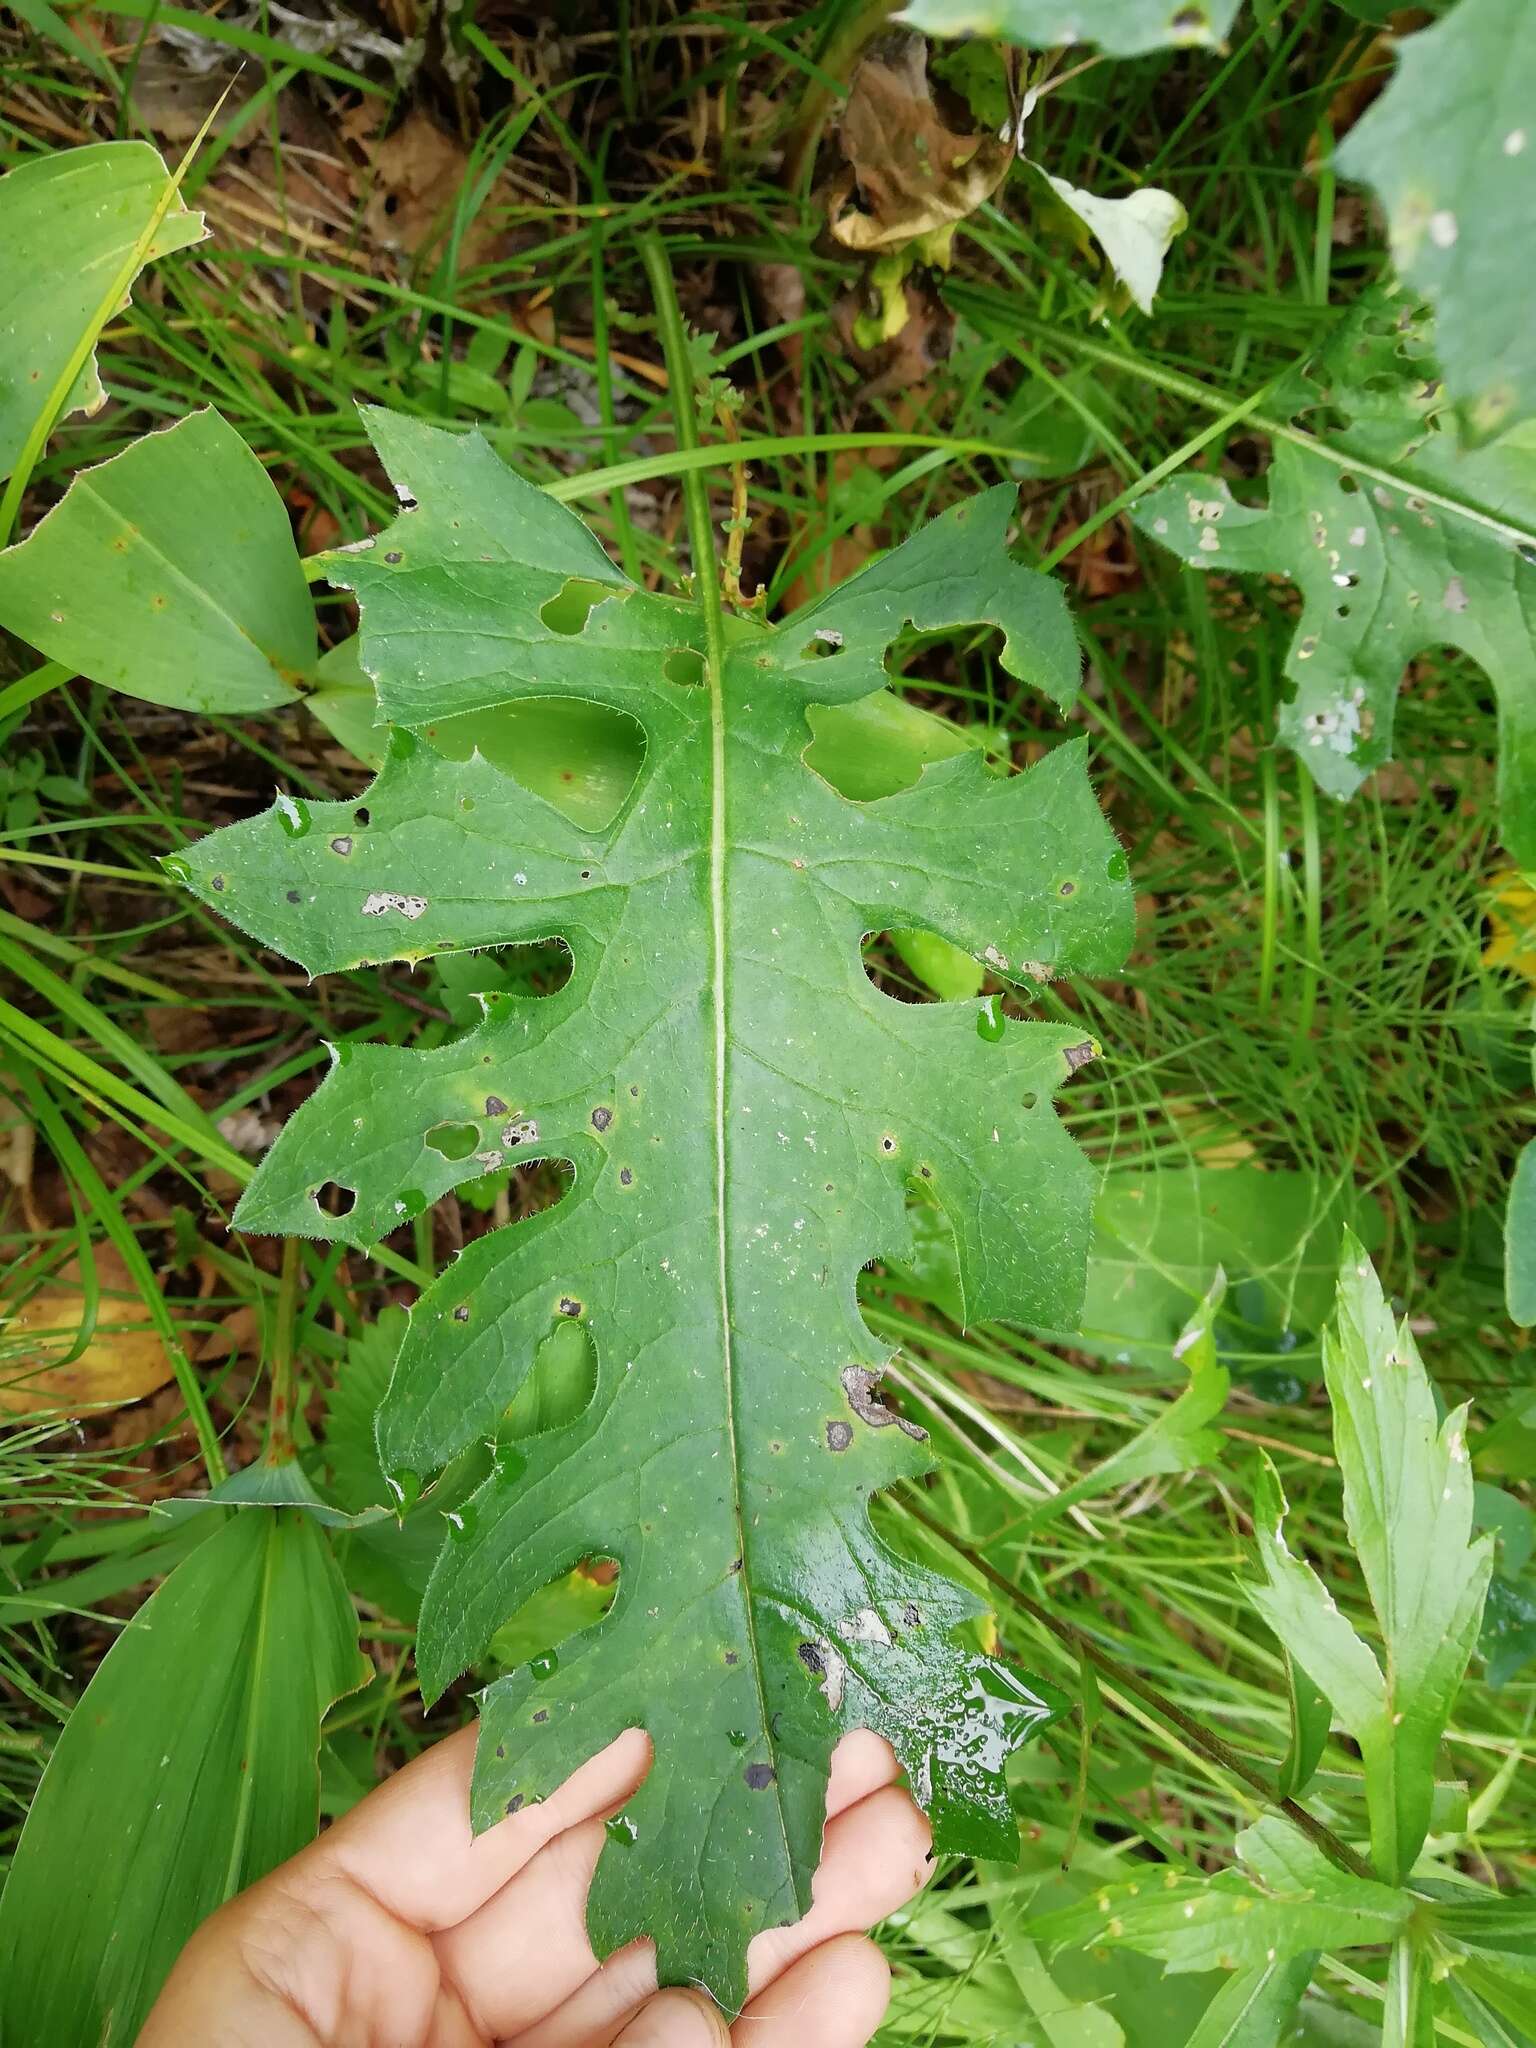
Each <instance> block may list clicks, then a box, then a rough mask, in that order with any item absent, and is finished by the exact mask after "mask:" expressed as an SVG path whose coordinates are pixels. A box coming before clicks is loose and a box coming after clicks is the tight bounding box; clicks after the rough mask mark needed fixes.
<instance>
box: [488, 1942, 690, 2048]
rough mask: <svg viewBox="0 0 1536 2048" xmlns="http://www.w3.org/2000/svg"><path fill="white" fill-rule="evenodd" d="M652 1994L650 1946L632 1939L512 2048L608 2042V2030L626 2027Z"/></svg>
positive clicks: (517, 2036) (580, 2047)
mask: <svg viewBox="0 0 1536 2048" xmlns="http://www.w3.org/2000/svg"><path fill="white" fill-rule="evenodd" d="M655 1996H656V1948H655V1944H654V1943H652V1942H649V1941H632V1942H630V1943H629V1944H628V1945H627V1946H626V1947H624V1948H621V1949H616V1950H615V1951H614V1953H613V1954H612V1955H611V1956H609V1958H608V1959H607V1961H606V1962H604V1963H600V1964H599V1965H598V1967H597V1968H596V1969H595V1970H594V1971H593V1972H592V1974H591V1975H590V1976H589V1977H588V1978H587V1980H586V1982H585V1983H584V1984H583V1985H582V1986H581V1988H580V1989H579V1990H578V1991H575V1992H573V1993H572V1995H571V1996H570V1997H569V1998H567V1999H566V2001H565V2002H564V2004H563V2005H557V2006H554V2007H553V2008H552V2009H551V2010H550V2011H548V2012H546V2013H545V2015H544V2017H543V2018H542V2019H540V2020H537V2021H535V2023H534V2024H533V2025H532V2026H530V2027H528V2028H527V2029H526V2030H525V2031H523V2032H521V2033H517V2032H514V2033H513V2034H512V2035H511V2037H510V2038H511V2039H512V2040H513V2041H514V2042H515V2043H516V2048H592V2044H593V2043H594V2042H596V2041H611V2040H612V2039H613V2037H614V2029H615V2028H623V2027H626V2026H627V2025H628V2024H629V2022H630V2021H631V2020H632V2019H633V2018H634V2017H635V2015H636V2013H637V2012H638V2011H639V2010H640V2008H641V2007H642V2006H643V2005H644V2004H645V2003H646V2001H647V2000H648V1999H652V1998H654V1997H655ZM506 2038H508V2037H506V2036H503V2039H506Z"/></svg>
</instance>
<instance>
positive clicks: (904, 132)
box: [830, 33, 1014, 252]
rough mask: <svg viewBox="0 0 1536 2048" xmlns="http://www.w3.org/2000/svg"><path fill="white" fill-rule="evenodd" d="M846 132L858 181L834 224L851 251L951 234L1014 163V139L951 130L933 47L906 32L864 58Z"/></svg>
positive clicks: (841, 195)
mask: <svg viewBox="0 0 1536 2048" xmlns="http://www.w3.org/2000/svg"><path fill="white" fill-rule="evenodd" d="M839 132H840V139H841V142H842V150H843V155H844V156H845V157H846V158H847V159H848V165H849V172H850V174H851V176H850V177H849V178H845V180H844V183H843V188H842V190H841V191H840V192H835V193H834V195H833V203H832V206H831V209H830V225H831V229H832V233H833V235H834V236H835V237H836V239H837V240H838V241H839V242H841V243H842V244H843V246H844V248H846V249H857V250H860V251H863V252H868V251H872V250H878V249H895V248H899V247H901V246H902V244H904V243H906V242H912V241H915V240H917V238H918V237H919V236H922V235H932V234H934V233H936V232H937V231H939V230H942V229H945V228H951V227H953V226H954V224H955V222H956V221H960V220H964V219H965V217H966V216H967V214H971V213H974V212H975V211H976V209H977V207H978V206H980V205H982V204H983V202H984V201H986V200H988V199H990V198H991V197H992V194H993V193H994V192H995V191H996V190H997V188H998V186H999V185H1000V184H1001V183H1002V181H1003V178H1004V176H1005V175H1006V173H1007V170H1008V166H1009V165H1010V164H1011V163H1012V161H1013V156H1014V150H1013V143H1012V141H1011V140H1007V141H1004V140H1000V139H999V138H998V137H997V136H994V135H960V134H957V133H956V131H955V130H954V129H952V128H951V127H949V126H948V124H947V123H946V121H945V120H944V118H943V116H942V115H941V114H940V112H939V109H938V107H937V105H936V104H935V101H934V97H933V88H932V86H931V85H930V84H929V80H928V45H927V44H926V43H925V42H924V40H923V38H922V37H921V36H918V35H910V34H905V33H902V34H897V35H887V36H879V37H877V38H876V39H875V41H874V42H872V43H871V44H870V46H869V48H868V50H867V51H866V52H865V54H864V55H863V57H861V58H860V60H859V63H858V66H857V68H856V69H855V71H854V74H853V78H852V80H851V82H850V85H849V90H848V103H847V106H846V107H845V108H844V111H843V118H842V123H841V127H840V131H839ZM855 194H856V195H857V198H858V205H857V206H855V205H852V204H851V203H850V201H851V200H852V198H853V196H854V195H855Z"/></svg>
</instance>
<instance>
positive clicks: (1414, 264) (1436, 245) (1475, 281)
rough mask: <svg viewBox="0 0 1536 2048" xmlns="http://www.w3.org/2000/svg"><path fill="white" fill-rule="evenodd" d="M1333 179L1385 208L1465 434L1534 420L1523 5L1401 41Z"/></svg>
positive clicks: (1533, 91)
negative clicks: (1436, 341)
mask: <svg viewBox="0 0 1536 2048" xmlns="http://www.w3.org/2000/svg"><path fill="white" fill-rule="evenodd" d="M1338 167H1339V169H1340V170H1341V171H1342V172H1343V173H1344V175H1345V177H1347V178H1357V179H1360V180H1362V181H1363V182H1364V183H1366V184H1368V185H1372V186H1374V187H1375V189H1376V192H1377V195H1378V196H1379V198H1380V199H1381V202H1382V204H1383V206H1384V207H1385V208H1386V210H1387V223H1388V227H1389V230H1390V234H1391V242H1392V259H1393V261H1394V263H1395V264H1396V265H1397V268H1398V270H1399V272H1400V273H1401V274H1402V276H1403V277H1405V278H1406V279H1407V280H1408V282H1409V283H1410V284H1411V285H1412V286H1413V287H1414V289H1415V291H1419V292H1422V293H1423V294H1424V296H1425V297H1426V298H1427V299H1429V300H1430V301H1431V302H1432V304H1433V305H1434V308H1435V312H1436V315H1437V316H1438V327H1439V335H1440V354H1441V358H1442V360H1443V362H1444V364H1445V373H1446V382H1447V383H1448V384H1449V386H1450V388H1451V392H1452V395H1453V396H1454V397H1455V398H1456V399H1457V400H1458V401H1459V402H1460V403H1461V405H1462V406H1463V407H1464V409H1465V417H1466V420H1467V424H1468V426H1469V428H1470V429H1471V431H1472V433H1473V434H1474V435H1475V436H1477V437H1479V438H1486V437H1487V436H1488V435H1490V434H1494V433H1498V432H1501V431H1502V430H1503V429H1504V428H1505V427H1507V426H1509V425H1510V424H1511V423H1512V422H1513V421H1515V420H1517V419H1526V418H1528V417H1529V416H1530V415H1531V414H1532V413H1533V412H1536V332H1533V331H1532V326H1531V321H1530V317H1529V311H1528V308H1527V305H1526V294H1525V288H1524V280H1525V278H1526V276H1527V274H1528V270H1529V264H1530V251H1531V220H1532V215H1533V213H1536V34H1533V33H1532V28H1531V10H1530V4H1529V0H1459V4H1458V5H1457V6H1455V7H1453V8H1452V9H1451V11H1450V12H1449V13H1448V14H1447V15H1446V16H1445V18H1444V19H1443V20H1441V21H1437V22H1432V23H1431V24H1430V26H1429V27H1428V28H1426V29H1423V30H1421V32H1420V33H1419V34H1418V35H1414V36H1409V37H1407V38H1406V39H1405V40H1404V41H1403V42H1401V43H1400V44H1399V45H1398V54H1397V71H1396V75H1395V76H1394V77H1393V79H1392V82H1391V83H1390V84H1389V85H1388V87H1387V89H1386V91H1385V92H1384V93H1383V94H1382V95H1381V97H1380V98H1379V99H1378V100H1377V101H1376V102H1375V104H1374V105H1373V106H1372V107H1370V108H1369V109H1368V110H1367V112H1366V114H1365V116H1364V118H1363V119H1362V120H1360V121H1359V122H1357V123H1356V125H1355V127H1354V128H1353V129H1352V130H1351V131H1350V133H1349V134H1348V135H1347V136H1346V137H1345V138H1344V141H1343V142H1342V143H1341V145H1340V147H1339V152H1338Z"/></svg>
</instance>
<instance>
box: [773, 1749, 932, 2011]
mask: <svg viewBox="0 0 1536 2048" xmlns="http://www.w3.org/2000/svg"><path fill="white" fill-rule="evenodd" d="M932 1844H933V1835H932V1833H931V1831H930V1829H929V1826H928V1823H927V1821H926V1820H925V1819H924V1818H923V1816H922V1814H920V1813H919V1812H918V1810H917V1808H916V1807H915V1806H914V1805H913V1804H912V1801H911V1799H910V1798H909V1797H908V1795H907V1794H906V1793H905V1792H904V1791H903V1790H902V1789H901V1787H900V1786H898V1785H887V1786H886V1787H885V1789H884V1790H883V1791H880V1792H872V1793H871V1794H870V1796H869V1797H868V1798H867V1799H861V1800H860V1801H859V1804H858V1805H857V1806H851V1807H849V1808H847V1809H846V1811H844V1812H843V1813H840V1814H839V1815H838V1816H837V1818H836V1819H835V1820H833V1821H831V1822H829V1823H828V1826H827V1833H826V1840H825V1842H824V1844H823V1846H822V1852H821V1868H820V1869H819V1870H818V1871H817V1873H816V1875H815V1878H814V1879H813V1880H812V1883H811V1901H812V1903H811V1910H810V1912H809V1913H807V1914H806V1916H805V1918H804V1919H803V1920H798V1921H796V1922H795V1924H794V1925H793V1926H792V1927H770V1928H767V1929H766V1930H765V1931H764V1932H763V1933H762V1934H760V1935H758V1937H757V1939H756V1940H755V1941H754V1942H753V1944H752V1946H751V1948H749V1949H748V1951H747V1983H748V1987H749V1989H750V1990H751V1991H752V1992H754V1993H756V1992H758V1991H761V1990H762V1989H763V1987H764V1986H765V1985H767V1984H771V1983H772V1982H773V1981H774V1979H775V1978H776V1977H778V1976H780V1975H782V1974H783V1973H784V1972H785V1971H787V1970H789V1969H790V1967H791V1965H792V1964H794V1963H796V1962H798V1960H799V1959H800V1957H801V1956H803V1955H806V1954H807V1953H808V1952H809V1951H810V1950H812V1949H814V1948H817V1947H819V1946H821V1944H822V1943H824V1942H828V1941H832V1940H834V1939H835V1938H836V1937H837V1936H839V1935H844V1934H863V1933H865V1932H866V1931H867V1930H868V1929H869V1928H871V1927H873V1926H874V1924H875V1922H876V1921H877V1920H883V1919H884V1918H885V1916H886V1915H887V1914H888V1913H894V1912H895V1911H896V1909H897V1908H898V1907H899V1906H904V1905H905V1904H906V1903H907V1901H908V1899H910V1898H912V1897H913V1896H914V1895H915V1894H916V1893H917V1892H920V1891H921V1890H922V1888H923V1886H924V1884H925V1883H926V1882H927V1879H928V1874H929V1871H930V1870H931V1868H932V1865H931V1863H930V1862H929V1857H928V1852H929V1849H930V1848H931V1847H932Z"/></svg>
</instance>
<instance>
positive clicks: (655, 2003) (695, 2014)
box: [613, 1991, 731, 2048]
mask: <svg viewBox="0 0 1536 2048" xmlns="http://www.w3.org/2000/svg"><path fill="white" fill-rule="evenodd" d="M730 2042H731V2035H730V2029H729V2028H728V2027H727V2026H726V2024H725V2020H724V2018H723V2017H722V2015H721V2012H720V2008H719V2007H718V2006H717V2005H716V2004H715V2002H714V2000H713V1999H711V1998H706V1997H705V1996H704V1995H703V1993H702V1992H698V1991H658V1992H657V1994H656V1996H655V1997H654V1998H649V1999H647V2000H646V2002H645V2004H644V2005H642V2006H641V2008H640V2010H639V2011H638V2012H637V2013H636V2014H635V2016H634V2018H633V2019H632V2020H631V2021H630V2022H629V2024H628V2025H627V2026H626V2027H625V2028H624V2031H623V2032H622V2033H621V2034H617V2035H615V2036H614V2041H613V2048H730Z"/></svg>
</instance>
